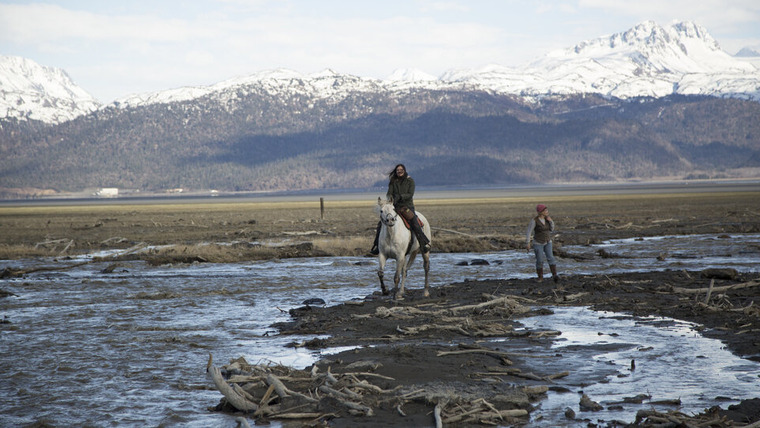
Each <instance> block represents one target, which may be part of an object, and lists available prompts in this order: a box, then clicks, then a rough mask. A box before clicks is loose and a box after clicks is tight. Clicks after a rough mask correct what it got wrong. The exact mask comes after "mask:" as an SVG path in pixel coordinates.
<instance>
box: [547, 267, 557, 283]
mask: <svg viewBox="0 0 760 428" xmlns="http://www.w3.org/2000/svg"><path fill="white" fill-rule="evenodd" d="M549 270H551V271H552V279H553V280H554V282H559V275H557V265H549Z"/></svg>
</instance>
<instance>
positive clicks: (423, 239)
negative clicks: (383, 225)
mask: <svg viewBox="0 0 760 428" xmlns="http://www.w3.org/2000/svg"><path fill="white" fill-rule="evenodd" d="M388 179H389V181H388V192H387V194H386V195H385V196H386V198H387V199H388V200H390V201H393V206H394V207H395V208H396V212H397V213H398V214H399V215H401V216H402V217H404V218H405V219H406V220H407V222H409V226H410V227H411V229H412V232H414V235H415V236H416V237H417V241H419V243H420V249H421V250H422V252H423V253H427V252H430V240H428V238H427V236H425V233H424V232H423V231H422V228H421V227H420V222H419V219H418V218H417V214H416V213H415V211H414V180H413V179H412V177H410V176H409V174H407V172H406V167H405V166H404V164H398V165H396V167H395V168H393V171H391V172H390V173H388ZM379 236H380V223H378V224H377V231H376V232H375V242H374V243H373V244H372V249H371V250H370V253H371V254H375V255H377V254H378V253H379V249H378V248H377V240H378V238H379Z"/></svg>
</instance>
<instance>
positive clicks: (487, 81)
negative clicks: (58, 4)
mask: <svg viewBox="0 0 760 428" xmlns="http://www.w3.org/2000/svg"><path fill="white" fill-rule="evenodd" d="M3 58H4V59H3V60H2V61H0V91H2V93H1V95H2V99H0V118H1V117H7V116H16V117H30V118H33V119H39V120H44V121H46V122H53V123H58V122H61V121H65V120H68V119H71V118H73V117H76V116H77V115H80V114H84V113H87V112H89V111H92V109H94V108H95V107H96V106H97V102H96V101H95V100H94V99H92V97H90V96H89V95H87V94H86V93H85V92H84V91H83V90H81V89H80V88H78V87H76V86H75V85H74V84H73V83H71V81H70V79H68V77H66V75H65V73H63V72H62V71H60V70H56V69H51V68H45V67H40V66H37V65H36V64H34V63H32V62H30V61H28V60H22V59H20V58H8V57H3ZM6 64H7V65H6ZM413 89H428V90H430V89H432V90H436V89H438V90H452V89H454V90H478V91H488V92H493V93H499V94H513V95H517V96H522V97H528V98H536V97H544V96H553V95H573V94H581V93H586V94H599V95H602V96H605V97H617V98H624V99H625V98H632V97H639V96H646V97H656V98H657V97H663V96H667V95H671V94H683V95H708V96H716V97H732V98H742V99H749V100H755V101H760V70H758V68H757V67H755V66H754V65H753V64H752V62H751V61H747V60H742V59H740V57H733V56H731V55H729V54H727V53H725V52H724V51H722V50H721V49H720V46H719V45H718V43H717V42H716V41H715V40H714V39H713V38H712V37H711V36H710V34H709V33H708V32H707V31H706V30H705V29H704V28H702V27H701V26H699V25H697V24H695V23H692V22H674V23H672V24H670V25H668V26H664V27H663V26H660V25H658V24H656V23H655V22H652V21H647V22H643V23H641V24H639V25H637V26H635V27H633V28H631V29H629V30H628V31H625V32H622V33H617V34H613V35H610V36H605V37H600V38H598V39H594V40H587V41H584V42H581V43H579V44H577V45H576V46H573V47H571V48H568V49H562V50H558V51H555V52H550V53H548V54H547V55H545V56H544V57H543V58H541V59H539V60H537V61H535V62H533V63H530V64H527V65H525V66H523V67H504V66H501V65H489V66H486V67H482V68H478V69H458V70H450V71H448V72H446V73H444V74H443V75H442V76H440V77H438V78H436V77H435V76H431V75H429V74H426V73H424V72H422V71H419V70H414V69H405V70H397V71H396V72H394V73H393V74H392V75H391V76H389V77H388V78H386V79H373V78H365V77H358V76H352V75H346V74H340V73H338V72H335V71H333V70H325V71H323V72H320V73H316V74H309V75H307V74H302V73H300V72H297V71H293V70H285V69H277V70H266V71H260V72H257V73H254V74H251V75H249V76H244V77H239V78H234V79H230V80H226V81H223V82H220V83H217V84H214V85H211V86H198V87H182V88H175V89H169V90H164V91H159V92H153V93H145V94H136V95H131V96H128V97H124V98H121V99H118V100H116V101H114V102H113V103H111V104H109V105H107V106H104V107H102V108H109V109H123V108H132V107H140V106H145V105H151V104H166V103H172V102H181V101H189V100H194V99H199V98H202V97H213V98H216V99H217V100H220V101H223V102H225V103H233V102H234V100H235V99H236V98H238V97H242V96H246V95H253V94H256V93H259V94H267V95H281V96H282V97H284V98H286V99H287V98H290V97H294V96H296V97H299V99H301V100H302V101H303V99H313V100H316V99H319V100H328V101H329V100H334V101H340V100H342V99H345V98H346V97H347V96H350V95H355V94H361V93H381V94H386V95H387V94H393V93H395V92H399V93H402V92H404V93H406V92H408V91H409V90H413ZM229 105H230V106H233V104H229Z"/></svg>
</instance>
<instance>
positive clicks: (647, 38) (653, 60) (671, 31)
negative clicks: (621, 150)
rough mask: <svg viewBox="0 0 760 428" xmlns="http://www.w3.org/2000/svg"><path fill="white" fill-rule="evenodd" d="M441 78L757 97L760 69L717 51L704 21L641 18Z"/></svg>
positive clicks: (532, 91) (634, 93) (548, 89)
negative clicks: (522, 61)
mask: <svg viewBox="0 0 760 428" xmlns="http://www.w3.org/2000/svg"><path fill="white" fill-rule="evenodd" d="M441 80H444V81H449V82H451V81H459V82H464V83H469V84H471V85H476V86H479V87H483V88H488V89H491V90H493V91H497V92H503V93H512V94H519V95H527V96H542V95H552V94H561V95H567V94H577V93H594V94H601V95H605V96H613V97H618V98H631V97H638V96H651V97H663V96H666V95H670V94H689V95H696V94H699V95H711V96H718V97H738V98H748V99H754V100H760V72H759V71H758V70H757V69H756V68H755V67H754V66H752V65H751V64H748V63H746V62H743V61H740V60H737V59H736V58H734V57H732V56H730V55H728V54H727V53H725V52H723V51H722V50H721V49H720V47H719V46H718V43H717V42H716V41H715V40H714V39H713V38H712V37H711V36H710V35H709V34H708V32H707V31H706V30H705V29H704V28H702V27H700V26H699V25H697V24H694V23H691V22H677V23H673V24H671V25H670V26H667V27H661V26H659V25H657V24H656V23H654V22H651V21H648V22H644V23H642V24H639V25H637V26H636V27H634V28H632V29H630V30H628V31H626V32H623V33H617V34H613V35H611V36H607V37H600V38H598V39H595V40H589V41H585V42H582V43H579V44H577V45H576V46H574V47H571V48H568V49H563V50H558V51H554V52H550V53H549V54H547V55H546V56H544V57H543V58H541V59H539V60H537V61H535V62H533V63H531V64H529V65H528V66H526V67H522V68H507V67H501V66H496V65H494V66H489V67H485V68H482V69H479V70H469V71H468V70H457V71H452V72H449V73H446V74H445V75H444V76H442V77H441Z"/></svg>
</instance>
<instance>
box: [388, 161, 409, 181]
mask: <svg viewBox="0 0 760 428" xmlns="http://www.w3.org/2000/svg"><path fill="white" fill-rule="evenodd" d="M398 167H401V168H404V175H403V176H401V177H399V176H397V175H396V170H397V169H398ZM406 177H409V173H408V172H407V171H406V167H405V166H404V164H403V163H400V164H398V165H396V166H394V167H393V169H392V170H391V172H390V173H388V178H389V179H390V180H391V181H396V180H403V179H405V178H406Z"/></svg>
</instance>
